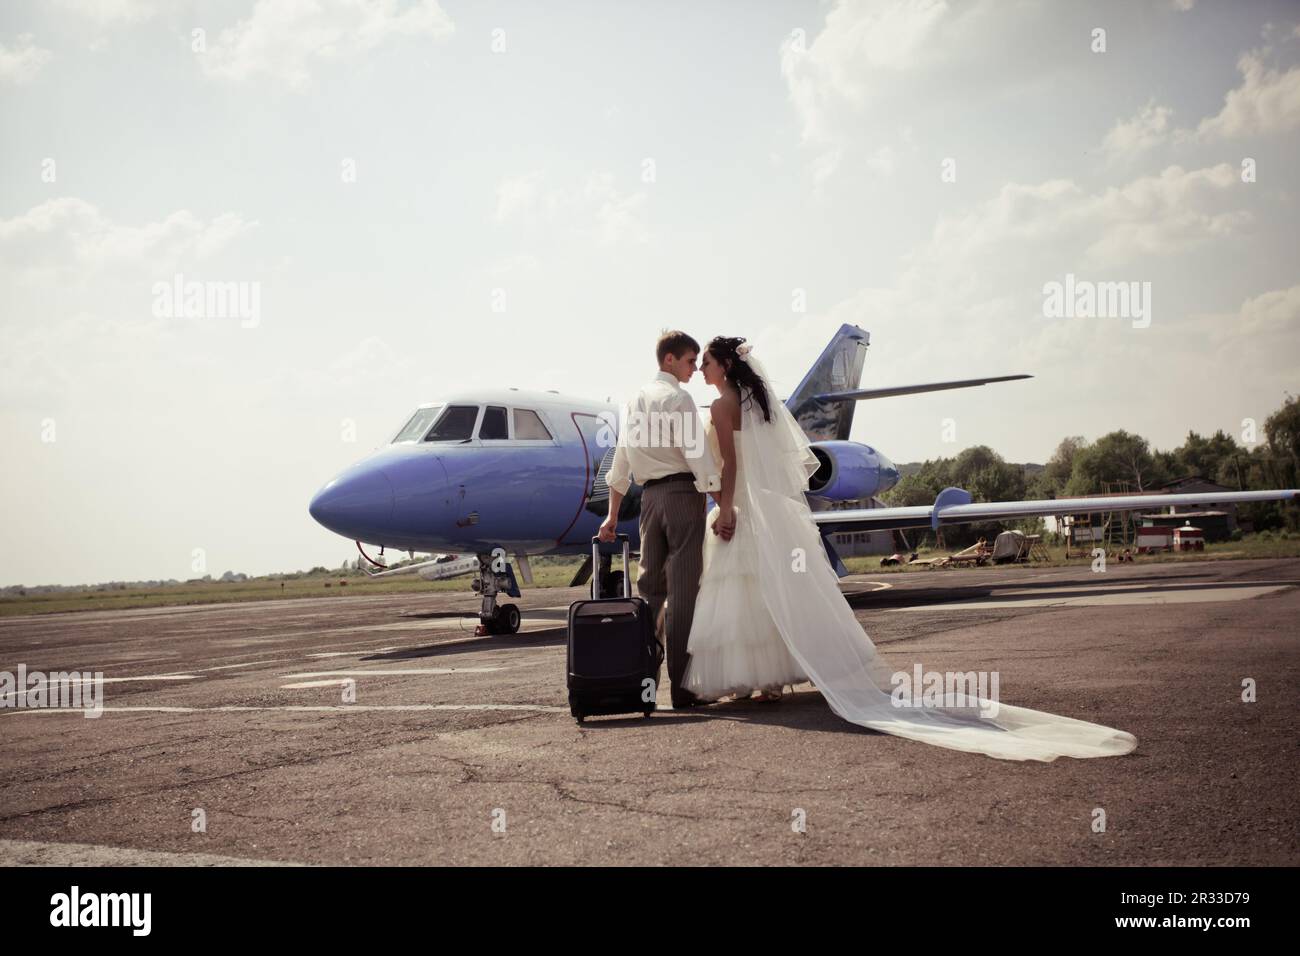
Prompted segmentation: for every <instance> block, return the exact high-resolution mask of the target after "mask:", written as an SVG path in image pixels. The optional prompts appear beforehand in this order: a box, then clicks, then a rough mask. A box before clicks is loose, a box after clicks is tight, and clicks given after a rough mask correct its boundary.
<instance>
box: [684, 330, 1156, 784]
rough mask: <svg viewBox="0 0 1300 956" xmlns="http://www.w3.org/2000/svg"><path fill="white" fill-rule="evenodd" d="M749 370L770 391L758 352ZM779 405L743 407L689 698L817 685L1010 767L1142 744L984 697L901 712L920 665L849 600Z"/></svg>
mask: <svg viewBox="0 0 1300 956" xmlns="http://www.w3.org/2000/svg"><path fill="white" fill-rule="evenodd" d="M744 360H746V361H748V362H749V363H750V364H751V365H752V366H754V369H755V371H756V372H758V374H759V376H760V377H761V378H762V379H763V380H764V381H765V382H770V381H771V379H770V378H768V376H767V374H766V373H765V371H764V370H763V368H762V365H761V363H760V362H759V361H758V360H757V359H756V358H755V357H754V355H753V354H752V353H750V354H749V355H748V356H747V357H746V359H744ZM769 394H770V393H769ZM770 406H771V415H772V420H771V421H770V422H768V421H764V420H763V412H762V409H761V408H760V407H759V405H758V403H757V402H755V401H752V400H750V401H742V402H741V428H740V430H739V431H738V432H736V457H737V469H736V486H735V508H736V532H735V535H734V536H733V537H732V539H731V541H723V540H722V539H721V538H719V537H718V536H717V535H715V534H713V532H712V530H710V526H711V525H712V523H713V519H714V516H715V514H716V511H717V509H716V508H714V509H713V511H711V512H710V515H709V517H708V519H707V524H706V530H705V544H704V570H703V573H702V575H701V577H700V590H699V595H698V597H697V599H696V605H695V617H694V620H693V622H692V625H691V633H690V637H689V639H688V652H689V654H690V659H689V663H688V665H687V671H686V678H685V685H686V687H687V688H688V689H689V690H691V691H692V692H693V693H695V694H698V695H699V696H701V697H704V698H706V699H713V698H717V697H721V696H723V695H725V694H727V693H731V692H735V691H744V690H748V689H750V688H762V687H771V686H774V685H780V684H783V683H785V684H789V683H798V682H801V681H803V680H808V679H810V680H812V681H813V683H814V684H815V685H816V687H817V689H818V690H819V691H820V692H821V694H822V696H823V697H825V698H826V701H827V703H828V704H830V707H831V709H832V710H833V711H834V712H835V713H836V714H838V715H839V716H841V717H843V718H844V719H845V720H848V721H851V722H852V723H855V724H859V725H860V726H863V727H868V728H870V729H872V730H877V731H880V732H882V733H887V734H894V735H896V736H899V737H908V738H911V739H913V740H919V741H922V742H924V743H928V744H934V745H935V746H938V747H947V748H949V749H952V750H964V751H968V752H973V753H983V754H987V755H989V756H990V757H998V758H1001V759H1004V760H1044V761H1050V760H1055V759H1056V758H1057V757H1108V756H1115V755H1119V754H1126V753H1129V752H1130V751H1132V750H1133V749H1134V748H1135V747H1136V746H1137V739H1136V738H1135V737H1134V736H1133V735H1132V734H1129V733H1125V732H1124V731H1122V730H1115V729H1113V728H1110V727H1103V726H1101V725H1100V724H1093V723H1089V722H1087V721H1082V720H1075V719H1073V718H1070V717H1062V716H1059V715H1056V714H1048V713H1044V712H1042V711H1035V710H1027V709H1025V708H1023V707H1013V706H1010V705H1008V704H1003V703H1001V702H1000V701H994V702H990V701H987V700H985V699H983V698H967V699H966V700H965V701H964V702H963V703H964V704H965V706H961V707H939V706H895V695H894V693H893V691H894V684H893V683H892V682H891V675H892V674H893V673H894V672H895V671H905V672H908V673H910V672H911V671H912V669H913V662H911V661H899V662H897V663H896V664H895V665H893V666H891V665H889V664H887V663H886V662H885V661H883V660H882V659H881V657H880V655H879V654H877V652H876V648H875V645H874V644H872V643H871V639H870V638H869V637H867V634H866V632H865V631H863V629H862V626H861V625H860V624H859V623H858V621H857V618H856V617H854V615H853V610H852V608H850V607H849V604H848V602H847V601H846V600H845V598H844V595H843V594H842V593H841V592H840V589H839V578H838V577H837V575H836V574H835V570H834V568H832V567H831V564H830V561H829V559H828V558H827V556H826V552H825V550H824V549H823V547H822V543H821V536H820V533H819V532H818V530H817V526H816V524H815V523H814V521H813V519H812V512H811V511H810V510H809V508H808V502H807V500H806V499H805V497H804V493H805V492H806V491H807V490H808V478H809V476H810V475H812V473H813V472H814V471H816V469H817V459H816V457H815V456H814V455H813V453H812V450H811V449H810V447H809V443H808V439H807V437H806V436H805V435H804V433H803V429H801V428H800V427H799V425H798V423H797V422H796V421H795V420H794V417H793V416H792V415H791V414H790V412H789V410H787V409H786V408H785V406H784V405H782V404H781V403H780V402H779V401H778V400H777V399H776V397H775V395H772V396H771V399H770ZM710 441H712V442H715V443H716V436H715V435H713V434H712V432H711V431H710ZM715 448H716V444H715ZM717 460H718V461H721V460H722V458H721V455H720V454H719V455H718V458H717ZM916 700H917V701H918V702H920V700H921V694H920V689H919V688H918V690H917V694H916ZM991 704H992V706H991Z"/></svg>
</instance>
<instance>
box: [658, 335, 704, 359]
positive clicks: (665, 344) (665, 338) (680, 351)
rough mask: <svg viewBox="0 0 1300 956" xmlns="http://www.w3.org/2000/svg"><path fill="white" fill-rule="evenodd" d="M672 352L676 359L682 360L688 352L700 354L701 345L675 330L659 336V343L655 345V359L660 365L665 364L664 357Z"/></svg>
mask: <svg viewBox="0 0 1300 956" xmlns="http://www.w3.org/2000/svg"><path fill="white" fill-rule="evenodd" d="M669 352H671V353H672V354H673V355H674V356H675V357H676V358H681V357H682V356H683V355H685V354H686V353H687V352H694V353H695V354H696V355H699V354H700V343H699V342H697V341H695V340H694V339H693V338H691V337H690V336H689V335H687V334H686V333H685V332H680V331H677V330H674V331H672V332H667V331H665V332H664V333H663V334H662V335H660V336H659V341H658V342H657V343H655V359H656V360H658V362H659V364H660V365H663V364H664V357H665V356H666V355H667V354H668V353H669Z"/></svg>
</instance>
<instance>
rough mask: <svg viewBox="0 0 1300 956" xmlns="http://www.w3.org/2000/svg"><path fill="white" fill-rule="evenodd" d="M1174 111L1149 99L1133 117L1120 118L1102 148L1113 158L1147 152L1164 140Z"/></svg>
mask: <svg viewBox="0 0 1300 956" xmlns="http://www.w3.org/2000/svg"><path fill="white" fill-rule="evenodd" d="M1173 115H1174V111H1173V110H1171V109H1170V108H1169V107H1167V106H1157V105H1156V102H1155V100H1149V101H1148V102H1147V104H1146V106H1144V107H1142V110H1141V111H1140V112H1139V113H1137V115H1135V116H1134V117H1133V118H1132V119H1128V120H1119V121H1118V122H1116V124H1115V125H1114V126H1113V127H1112V128H1111V130H1110V132H1109V133H1107V134H1106V138H1105V139H1104V140H1103V141H1102V144H1101V148H1102V150H1103V151H1104V152H1106V153H1108V154H1110V155H1111V157H1112V158H1117V157H1121V156H1132V155H1134V154H1137V153H1142V152H1145V151H1146V150H1148V149H1151V148H1152V147H1153V146H1156V145H1159V144H1160V143H1162V142H1164V140H1165V137H1166V136H1168V134H1169V119H1170V117H1172V116H1173Z"/></svg>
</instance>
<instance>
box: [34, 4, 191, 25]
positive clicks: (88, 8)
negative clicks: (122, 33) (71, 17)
mask: <svg viewBox="0 0 1300 956" xmlns="http://www.w3.org/2000/svg"><path fill="white" fill-rule="evenodd" d="M59 5H60V6H63V7H66V8H68V9H69V10H72V11H74V12H76V13H80V14H82V15H83V16H86V17H89V18H90V19H92V20H95V21H97V22H99V23H135V22H139V21H142V20H149V19H151V18H152V17H153V16H154V15H155V14H157V13H158V12H159V11H161V10H162V9H163V8H164V7H166V6H167V0H60V4H59Z"/></svg>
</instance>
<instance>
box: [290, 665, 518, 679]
mask: <svg viewBox="0 0 1300 956" xmlns="http://www.w3.org/2000/svg"><path fill="white" fill-rule="evenodd" d="M503 669H504V668H501V667H411V668H403V669H400V670H398V669H387V670H373V671H371V670H361V671H303V672H302V673H300V674H281V675H280V677H281V679H282V680H288V679H289V678H291V677H302V678H308V677H405V676H407V675H408V674H489V673H491V672H492V671H499V670H503Z"/></svg>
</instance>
